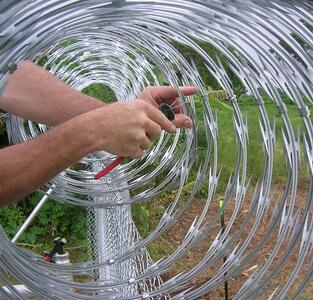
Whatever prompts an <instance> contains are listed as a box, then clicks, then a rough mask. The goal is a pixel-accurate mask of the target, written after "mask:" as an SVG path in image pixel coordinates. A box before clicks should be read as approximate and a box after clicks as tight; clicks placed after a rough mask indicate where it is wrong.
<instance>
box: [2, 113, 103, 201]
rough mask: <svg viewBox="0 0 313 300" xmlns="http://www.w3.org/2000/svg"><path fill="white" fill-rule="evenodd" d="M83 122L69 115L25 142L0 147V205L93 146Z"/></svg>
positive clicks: (92, 149) (64, 166)
mask: <svg viewBox="0 0 313 300" xmlns="http://www.w3.org/2000/svg"><path fill="white" fill-rule="evenodd" d="M83 124H84V122H82V121H81V120H79V118H75V119H72V120H71V121H69V122H66V123H64V124H62V125H60V126H58V127H57V128H53V129H51V130H49V131H48V132H46V133H44V134H42V135H41V136H38V137H37V138H35V139H34V140H31V141H29V142H26V143H22V144H18V145H14V146H10V147H7V148H5V149H2V150H0V169H1V172H0V206H4V205H7V204H10V203H14V202H16V201H18V200H20V199H22V198H23V197H24V196H26V195H27V194H29V193H31V192H33V191H35V190H36V189H37V188H38V187H40V186H41V185H43V184H44V183H45V182H47V181H49V180H50V179H51V178H53V177H54V176H55V175H57V174H58V173H59V172H60V171H62V170H63V169H65V168H66V167H68V166H69V165H71V164H72V163H75V162H76V161H78V160H79V159H80V158H82V157H83V156H85V155H86V154H87V153H89V152H91V151H94V149H96V146H95V143H96V142H97V141H96V140H95V139H92V138H91V137H92V134H90V132H89V131H88V126H86V127H87V128H85V126H84V127H82V125H83Z"/></svg>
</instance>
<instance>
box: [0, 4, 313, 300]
mask: <svg viewBox="0 0 313 300" xmlns="http://www.w3.org/2000/svg"><path fill="white" fill-rule="evenodd" d="M0 10H1V20H0V26H1V30H0V49H1V52H0V91H3V89H4V88H5V85H6V82H7V80H8V79H9V76H10V73H11V72H13V71H14V69H15V68H16V66H17V65H18V63H19V62H21V61H22V60H25V59H31V60H33V61H35V62H38V61H39V60H40V59H42V58H43V57H45V63H44V67H46V68H47V69H49V70H50V72H51V73H53V74H55V75H56V76H57V77H58V78H60V79H62V80H63V81H64V82H66V83H67V84H69V85H70V86H71V87H73V88H74V89H77V90H82V89H84V88H85V87H87V86H89V85H90V84H93V83H101V84H103V85H106V86H108V87H109V88H111V89H112V90H113V91H114V93H115V95H116V98H117V99H119V100H121V101H124V100H125V101H128V100H131V99H135V98H136V97H137V95H138V94H139V93H140V91H141V90H143V89H144V88H145V87H146V86H148V85H152V86H159V85H162V84H163V83H164V82H160V81H161V80H160V78H161V77H162V78H164V80H165V81H166V83H168V84H169V85H170V86H173V87H175V88H176V89H177V91H178V92H179V98H180V101H181V103H182V106H181V108H182V110H183V112H184V113H186V114H188V115H189V116H190V117H191V118H192V119H193V123H194V126H193V128H192V129H190V130H177V132H176V134H175V135H169V134H166V133H162V135H161V137H160V139H159V140H158V142H157V143H155V144H154V145H153V146H152V147H151V148H150V149H149V150H148V151H146V152H145V155H144V157H143V158H142V159H140V160H139V161H130V162H127V163H125V164H123V165H122V166H120V167H119V168H118V169H117V170H116V171H114V172H112V174H111V175H110V176H108V177H106V178H104V179H103V180H100V181H96V180H94V179H93V178H94V175H95V174H96V173H97V171H98V170H100V169H101V168H102V167H103V166H106V165H108V164H109V163H110V162H111V161H112V160H113V159H114V157H113V156H112V155H109V154H103V155H102V154H101V155H97V154H95V153H93V154H90V155H89V156H88V157H85V158H83V159H82V160H81V161H80V162H79V167H80V169H79V168H77V166H76V167H75V168H74V167H73V168H68V169H66V170H64V171H63V172H62V173H61V174H59V175H58V176H56V177H55V178H54V179H53V180H51V181H50V182H49V183H47V184H46V186H45V187H43V190H44V191H45V190H46V189H49V188H52V190H53V192H52V194H51V198H53V199H54V200H55V201H58V202H61V203H66V204H71V205H77V206H82V207H85V208H86V210H87V211H88V216H89V217H88V218H89V235H92V234H93V233H94V232H96V233H97V235H96V236H93V237H90V239H91V241H92V242H91V244H92V243H93V245H94V244H95V243H97V244H98V246H92V247H94V248H95V249H96V250H95V249H94V250H92V253H93V254H91V257H92V259H91V261H88V262H82V263H77V264H73V265H69V266H62V267H61V266H58V265H55V264H47V263H46V262H44V261H43V260H42V259H41V258H40V257H38V256H37V255H36V254H34V253H32V252H29V251H26V250H24V249H21V248H19V247H17V246H15V245H14V244H12V243H11V242H10V241H9V240H8V238H7V237H6V235H5V233H4V231H3V230H2V229H1V232H0V234H1V238H0V268H1V271H2V273H1V274H2V275H0V276H1V277H0V279H1V281H2V283H3V285H6V286H7V287H8V289H9V290H10V291H11V292H12V293H13V294H15V295H16V297H17V298H18V297H20V298H19V299H22V296H19V295H18V293H17V291H16V290H15V289H14V286H13V285H12V284H11V283H10V281H9V280H8V279H7V277H6V276H5V274H10V275H11V276H13V277H14V278H15V279H17V280H18V281H20V282H21V283H23V284H25V285H26V286H27V287H28V288H29V289H30V290H31V291H33V292H34V294H36V295H38V296H39V297H41V298H51V299H103V297H105V299H122V298H123V299H167V298H171V299H199V298H200V297H201V296H203V295H205V294H207V293H209V292H211V291H214V290H216V289H217V288H218V287H220V286H221V285H223V283H224V282H225V281H228V280H230V279H231V278H236V277H237V276H239V275H240V274H242V272H243V271H244V270H245V269H246V268H247V266H249V265H250V264H251V262H253V260H254V259H255V258H256V257H257V256H258V253H259V252H260V250H261V249H262V248H263V247H264V246H265V245H266V243H267V242H268V241H269V240H270V239H274V246H273V247H272V249H271V252H270V253H269V255H268V257H267V259H266V261H265V262H264V263H263V264H262V265H258V266H257V267H256V268H255V270H254V271H253V273H252V274H249V276H248V277H247V279H246V280H245V282H244V283H243V285H242V286H241V287H240V288H239V289H238V290H237V291H236V292H235V294H234V297H233V299H252V298H253V297H258V296H260V297H261V295H263V296H264V297H266V298H268V299H285V298H286V297H287V296H288V297H290V298H291V299H296V298H297V297H299V296H300V295H301V293H302V292H303V291H304V290H305V288H306V287H307V286H308V285H309V284H310V281H311V279H312V276H313V259H312V257H313V256H312V243H313V222H312V201H313V199H312V198H313V180H312V179H313V177H312V175H313V127H312V121H311V118H310V106H311V105H312V102H313V68H312V67H313V51H312V49H313V48H312V44H313V30H312V28H313V16H312V11H313V5H312V2H310V1H305V0H304V1H291V0H290V1H279V0H270V1H265V0H247V1H239V0H238V1H231V0H224V1H222V0H220V1H219V0H211V1H205V0H197V1H191V0H173V1H163V0H153V1H148V0H147V1H145V0H138V1H135V0H125V1H123V0H117V1H105V0H101V1H100V0H89V1H86V0H83V1H78V0H64V1H52V0H48V1H38V0H34V1H1V2H0ZM205 44H206V45H207V44H209V45H211V46H212V47H214V48H215V49H216V50H217V51H218V52H219V53H220V54H221V55H222V56H223V57H224V59H225V60H226V62H227V66H226V65H225V64H224V63H222V62H221V61H220V59H219V57H217V56H211V55H210V54H209V53H207V52H206V51H205V50H204V49H203V48H204V47H203V45H205ZM177 45H182V46H184V47H187V48H189V49H190V50H191V51H192V52H193V53H194V55H195V56H197V57H198V58H199V57H200V59H201V63H202V65H204V66H205V68H206V70H207V72H208V73H209V74H211V76H213V77H214V79H215V80H216V82H218V84H219V86H220V89H221V90H223V91H225V93H226V94H227V97H228V99H229V103H230V105H231V110H232V118H233V133H234V139H235V141H236V142H235V147H234V148H233V149H232V147H230V149H229V151H234V152H236V153H237V162H236V168H235V171H234V172H233V173H232V174H231V175H230V176H229V180H228V184H227V186H226V187H225V188H224V191H223V192H224V196H223V200H224V202H223V205H222V206H221V207H220V209H219V211H218V212H216V213H214V214H213V215H211V216H210V218H207V216H208V215H209V213H210V212H211V207H212V206H213V205H214V202H215V200H216V198H215V196H216V194H217V192H216V191H217V189H218V187H219V182H220V178H221V176H223V174H224V172H225V171H224V170H223V169H221V162H220V161H219V159H218V150H219V147H218V146H219V140H220V139H223V132H219V131H218V128H219V122H218V118H217V117H218V114H217V113H216V112H215V111H214V109H213V108H212V107H211V105H210V101H209V99H208V94H207V90H206V86H205V84H204V80H203V78H202V74H201V72H199V70H198V69H199V68H198V67H197V63H196V62H195V59H194V57H185V56H183V55H182V54H181V53H180V51H179V50H178V49H177V48H179V47H177ZM230 73H231V74H230ZM160 74H161V76H160ZM233 75H234V76H233ZM234 78H236V79H237V80H239V81H240V82H241V84H242V85H243V86H244V88H245V91H246V93H247V94H248V95H251V96H253V99H254V105H256V107H257V109H258V112H259V120H255V121H258V122H259V128H260V135H261V140H262V143H261V144H262V145H261V146H262V147H263V168H262V174H261V175H260V177H259V178H257V179H255V178H254V177H253V174H251V172H250V171H249V170H250V169H251V166H250V169H249V165H248V161H249V156H251V155H253V154H251V153H249V151H248V149H249V138H251V137H249V130H248V128H249V126H248V117H247V115H245V114H244V112H242V111H241V109H240V105H239V102H238V94H237V93H236V92H235V87H234V82H233V80H234ZM183 85H189V86H196V87H197V89H198V91H199V95H200V97H199V99H200V100H198V99H197V98H196V97H194V96H190V97H185V96H184V95H183V94H182V93H181V92H180V91H179V87H180V86H183ZM282 95H287V96H288V99H289V101H291V103H292V105H293V107H294V108H295V109H296V110H297V112H298V117H299V120H301V122H302V125H301V126H302V127H301V128H302V129H301V131H300V130H295V129H294V128H293V124H292V123H291V120H290V112H289V111H288V109H287V106H286V101H285V100H284V98H283V97H282ZM265 97H269V98H270V99H271V102H272V103H273V104H274V105H275V106H276V108H277V114H278V115H279V117H280V122H281V124H282V140H281V141H280V142H281V144H282V147H283V149H284V154H285V160H286V176H285V183H284V190H283V193H282V196H281V197H279V199H277V200H276V199H275V198H274V196H273V194H274V187H273V184H272V178H273V172H274V171H275V164H274V163H275V157H276V154H277V153H276V150H277V148H276V147H277V143H278V142H279V141H278V140H277V135H278V134H277V132H276V130H275V128H276V127H275V126H276V124H275V122H272V121H271V120H270V116H269V113H268V111H267V108H266V105H265ZM126 99H127V100H126ZM199 106H200V107H201V109H200V111H201V113H200V114H199ZM288 107H289V106H288ZM7 128H8V133H9V136H10V140H11V141H12V142H13V143H19V142H22V141H26V140H29V139H32V138H34V137H35V136H36V135H38V134H40V133H42V132H44V131H45V130H47V128H46V127H45V126H44V125H41V124H34V123H32V122H26V121H24V120H23V119H21V118H19V117H16V116H13V115H11V116H10V117H9V118H8V120H7ZM200 128H203V130H204V133H203V134H202V136H200ZM203 136H204V139H205V145H203V141H201V142H200V140H201V138H202V139H203ZM203 148H204V149H205V152H204V153H205V154H204V155H202V154H203ZM47 159H49V157H47ZM302 161H304V162H305V163H302ZM303 166H304V168H306V178H307V179H306V182H305V183H303V182H302V181H300V171H301V169H302V168H303ZM192 174H195V175H194V176H195V180H193V183H192V186H191V188H190V184H188V182H189V180H190V178H191V176H192ZM160 176H163V177H162V181H160V180H157V179H158V178H160ZM253 185H254V186H253ZM302 186H305V187H307V193H306V195H305V200H304V201H303V203H302V205H301V206H299V205H298V204H297V203H298V202H297V195H298V191H299V188H301V187H302ZM202 189H205V190H206V203H205V204H204V206H203V210H202V211H199V212H198V213H199V214H198V215H197V217H196V218H195V220H194V221H193V222H192V223H191V225H190V228H189V230H188V232H187V233H186V235H185V237H184V239H183V240H182V241H181V243H180V244H179V245H178V246H177V248H176V249H175V250H174V251H173V252H172V253H171V254H170V255H168V256H165V257H163V259H161V260H158V261H157V262H152V260H151V257H150V256H149V254H148V252H147V250H146V247H147V246H149V245H150V244H151V243H152V242H153V241H155V240H157V239H158V238H159V237H160V236H162V235H163V234H165V233H166V232H168V231H169V230H170V229H171V228H173V227H174V226H175V225H176V224H177V223H179V222H180V220H181V218H182V216H183V214H184V212H185V211H186V210H187V209H188V207H189V206H190V205H191V204H192V202H193V200H194V197H195V195H196V194H197V193H198V192H199V191H200V190H202ZM187 190H188V191H187ZM169 191H174V192H175V196H174V199H173V201H172V202H171V203H170V204H169V205H168V207H167V208H166V209H165V211H164V213H163V216H162V217H160V220H159V223H158V224H157V225H156V226H155V228H154V229H153V230H152V231H151V232H150V234H149V235H148V236H147V237H146V238H141V237H140V235H139V233H138V231H137V229H136V228H135V225H134V223H133V221H132V218H131V214H130V205H132V204H138V203H142V202H147V201H150V200H152V199H155V198H156V197H158V196H160V195H163V194H164V193H166V192H169ZM251 191H252V192H251ZM121 195H122V196H121ZM186 195H187V196H186ZM182 199H183V200H182ZM247 202H248V210H247V211H246V212H245V213H244V214H243V213H242V208H243V206H244V205H245V204H246V203H247ZM227 207H232V212H231V215H230V217H229V220H228V222H227V225H226V227H225V228H224V230H221V231H218V232H217V233H216V235H214V236H212V235H213V233H214V226H215V225H216V223H217V222H218V220H219V218H220V214H221V213H223V211H224V210H226V209H227ZM113 211H114V212H115V213H114V215H116V219H115V220H113V219H112V218H111V219H110V215H111V216H112V212H113ZM97 214H98V216H99V214H100V215H101V217H99V218H98V219H97V217H95V216H96V215H97ZM104 219H106V220H107V221H106V222H107V225H106V226H103V224H102V225H101V226H100V225H99V223H98V220H102V221H103V220H104ZM239 221H240V225H239V226H238V227H236V230H233V228H234V224H235V223H236V222H239ZM263 222H266V228H265V230H264V232H263V233H262V237H261V239H260V240H259V241H258V242H257V243H255V242H254V239H253V238H254V236H256V235H257V234H258V230H259V229H260V227H261V224H263ZM95 224H96V225H95ZM118 227H121V228H124V229H125V228H126V229H125V230H124V232H120V233H118V232H117V231H115V232H114V233H113V234H112V232H113V231H114V230H116V228H118ZM127 228H128V229H127ZM110 230H111V233H110ZM123 234H124V235H123ZM94 235H95V234H94ZM121 235H123V236H122V238H121ZM99 236H101V238H99ZM106 236H113V237H112V239H111V240H110V241H109V242H108V245H109V246H110V247H109V248H108V247H104V243H105V237H106ZM209 238H210V239H209ZM116 239H121V240H123V241H125V240H126V241H128V242H127V243H124V245H126V247H121V245H123V243H119V244H116V243H115V242H116ZM114 240H115V242H113V241H114ZM209 240H210V242H208V241H209ZM203 241H207V252H206V253H205V255H204V256H203V257H201V258H200V259H199V262H198V263H196V264H195V265H194V266H192V267H191V268H190V269H188V270H185V271H184V272H182V273H179V274H177V276H175V277H173V278H170V279H168V280H164V281H162V275H163V274H164V273H165V272H166V271H167V270H168V269H170V268H173V266H174V264H175V263H176V262H177V261H179V260H180V259H181V258H182V257H183V256H184V255H186V253H188V252H189V251H192V250H193V249H194V248H195V247H196V246H197V245H199V243H201V242H203ZM117 245H119V246H117ZM104 248H105V249H106V250H104ZM117 248H119V249H117ZM282 248H283V249H284V251H283V252H284V253H283V255H281V256H280V257H278V253H279V252H280V251H281V250H282ZM103 251H106V252H105V255H104V257H101V258H99V255H101V253H102V252H103ZM95 253H96V254H95ZM294 253H296V254H297V255H296V262H295V264H294V268H293V270H292V271H291V272H290V274H288V275H289V276H288V278H287V279H286V280H285V281H284V282H282V283H280V285H278V286H276V287H274V288H273V287H272V288H271V289H268V288H267V287H268V286H269V285H270V283H271V280H272V279H273V278H275V276H276V275H278V274H279V272H280V271H281V270H282V268H283V266H284V265H286V264H287V263H288V262H289V260H290V258H291V256H292V255H293V254H294ZM225 257H226V259H225V261H224V263H223V264H222V265H221V267H220V268H219V269H218V270H217V271H216V272H215V273H214V275H213V276H211V277H210V278H208V279H207V280H206V281H205V282H203V283H201V284H200V285H192V284H190V282H191V281H192V279H193V278H196V277H197V275H198V274H200V273H201V272H203V271H204V270H206V269H207V268H210V267H211V266H214V265H216V264H218V262H221V261H222V260H223V258H225ZM132 265H133V266H135V267H134V268H133V269H132V267H131V266H132ZM305 267H306V269H305V270H306V274H305V275H304V276H303V278H302V280H301V283H300V284H298V285H297V287H296V288H293V287H294V284H295V282H296V280H297V277H298V275H299V274H301V272H302V271H303V268H305ZM107 269H109V270H111V271H110V272H111V274H115V275H114V276H113V275H112V276H111V277H110V278H108V277H107V276H106V275H103V274H104V273H103V272H104V271H103V270H107ZM112 270H115V271H114V272H115V273H114V272H113V271H112ZM116 270H118V271H116ZM129 270H133V272H130V271H129ZM55 274H73V275H86V274H89V275H91V276H93V278H94V280H91V281H90V282H84V283H82V282H79V283H78V282H75V281H73V280H66V279H64V278H63V279H62V277H58V276H56V275H55ZM95 274H96V275H95ZM101 274H102V275H101ZM105 274H107V273H105ZM0 295H2V296H3V297H7V299H9V298H10V295H8V293H7V291H6V290H5V289H4V288H3V287H2V288H0Z"/></svg>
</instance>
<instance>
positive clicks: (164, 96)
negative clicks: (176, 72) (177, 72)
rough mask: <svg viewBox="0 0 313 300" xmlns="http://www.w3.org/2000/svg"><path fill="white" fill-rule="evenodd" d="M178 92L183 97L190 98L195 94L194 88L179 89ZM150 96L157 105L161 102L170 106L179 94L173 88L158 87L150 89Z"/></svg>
mask: <svg viewBox="0 0 313 300" xmlns="http://www.w3.org/2000/svg"><path fill="white" fill-rule="evenodd" d="M179 90H180V91H181V92H182V93H183V94H184V95H185V96H191V95H194V94H195V93H196V92H197V89H196V88H195V87H194V86H184V87H180V88H179ZM151 96H152V98H153V99H154V100H155V101H157V102H158V103H159V104H161V103H163V102H165V103H168V104H172V103H173V102H174V101H175V100H176V98H177V97H178V96H179V93H178V91H177V90H176V89H175V88H173V87H170V86H160V87H151Z"/></svg>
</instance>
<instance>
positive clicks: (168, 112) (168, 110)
mask: <svg viewBox="0 0 313 300" xmlns="http://www.w3.org/2000/svg"><path fill="white" fill-rule="evenodd" d="M160 111H161V112H162V113H163V114H164V115H165V116H166V117H167V118H168V119H169V120H170V121H173V120H174V119H175V113H174V111H173V108H172V107H171V106H170V105H168V104H167V103H162V104H161V105H160ZM124 158H125V157H124V156H118V157H117V158H116V159H115V160H113V161H112V162H111V163H110V164H109V165H108V166H106V167H105V168H104V169H103V170H102V171H101V172H99V173H98V174H97V175H96V176H95V177H94V178H95V179H96V180H98V179H100V178H102V177H103V176H105V175H107V174H108V173H110V172H111V171H112V170H113V169H114V168H116V167H117V166H118V165H119V164H120V163H122V161H123V160H124Z"/></svg>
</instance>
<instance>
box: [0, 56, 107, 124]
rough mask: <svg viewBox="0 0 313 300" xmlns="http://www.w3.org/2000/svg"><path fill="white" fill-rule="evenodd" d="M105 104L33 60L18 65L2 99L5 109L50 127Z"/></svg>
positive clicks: (0, 101) (0, 100)
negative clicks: (65, 81) (60, 78)
mask: <svg viewBox="0 0 313 300" xmlns="http://www.w3.org/2000/svg"><path fill="white" fill-rule="evenodd" d="M12 99H14V101H12ZM103 105H104V103H103V102H102V101H100V100H98V99H95V98H93V97H89V96H86V95H84V94H82V93H80V92H78V91H75V90H73V89H72V88H70V87H69V86H68V85H66V84H65V83H63V82H62V81H61V80H59V79H58V78H56V77H55V76H53V75H52V74H51V73H49V72H48V71H46V70H44V69H43V68H41V67H39V66H37V65H35V64H33V63H32V62H30V61H24V62H22V63H20V64H19V66H18V68H17V70H16V71H15V72H14V73H13V74H12V75H11V77H10V80H9V82H8V85H7V87H6V89H5V91H4V94H3V97H1V98H0V107H1V108H2V109H3V110H5V111H8V112H11V113H13V114H15V115H18V116H21V117H24V118H25V119H28V120H32V121H36V122H39V123H42V124H47V125H50V126H56V125H58V124H61V123H63V122H65V121H67V120H69V119H71V118H73V117H75V116H77V115H80V114H82V113H85V112H88V111H90V110H92V109H96V108H99V107H101V106H103Z"/></svg>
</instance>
